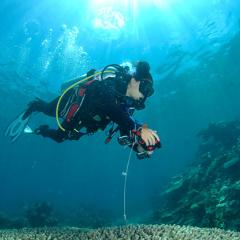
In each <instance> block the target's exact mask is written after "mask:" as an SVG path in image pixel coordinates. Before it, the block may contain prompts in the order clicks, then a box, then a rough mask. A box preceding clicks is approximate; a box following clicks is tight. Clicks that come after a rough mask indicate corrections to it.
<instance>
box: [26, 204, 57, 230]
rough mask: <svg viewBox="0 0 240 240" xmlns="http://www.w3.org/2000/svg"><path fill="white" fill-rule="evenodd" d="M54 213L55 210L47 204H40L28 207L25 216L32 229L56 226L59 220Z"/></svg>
mask: <svg viewBox="0 0 240 240" xmlns="http://www.w3.org/2000/svg"><path fill="white" fill-rule="evenodd" d="M52 212H53V209H52V207H51V206H50V205H49V204H48V203H47V202H39V203H35V204H34V205H32V206H30V207H28V209H27V210H26V214H25V215H26V218H27V220H28V223H29V225H30V226H31V227H44V226H56V225H57V220H56V219H55V218H54V217H53V216H52Z"/></svg>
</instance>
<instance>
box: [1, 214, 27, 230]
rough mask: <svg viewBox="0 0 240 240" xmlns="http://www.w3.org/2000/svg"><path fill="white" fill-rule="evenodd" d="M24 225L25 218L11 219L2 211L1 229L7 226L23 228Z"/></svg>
mask: <svg viewBox="0 0 240 240" xmlns="http://www.w3.org/2000/svg"><path fill="white" fill-rule="evenodd" d="M22 227H24V220H23V219H17V218H16V219H10V218H9V217H7V216H6V215H4V214H3V213H0V229H5V228H9V229H11V228H16V229H19V228H22Z"/></svg>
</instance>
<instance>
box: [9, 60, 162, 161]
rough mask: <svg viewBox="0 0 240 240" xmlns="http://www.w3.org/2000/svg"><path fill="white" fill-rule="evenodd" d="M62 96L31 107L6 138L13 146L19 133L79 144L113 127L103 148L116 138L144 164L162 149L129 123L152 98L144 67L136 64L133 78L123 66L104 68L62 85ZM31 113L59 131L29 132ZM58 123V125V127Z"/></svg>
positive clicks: (156, 138)
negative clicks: (48, 119) (50, 119)
mask: <svg viewBox="0 0 240 240" xmlns="http://www.w3.org/2000/svg"><path fill="white" fill-rule="evenodd" d="M62 92H63V93H62V95H61V96H58V97H57V98H55V99H54V100H53V101H51V102H45V101H43V100H41V99H39V98H36V99H35V100H34V101H32V102H30V103H29V104H28V107H27V109H26V111H24V112H23V113H21V114H20V115H19V117H18V118H17V119H16V120H15V121H13V122H12V123H11V124H10V125H9V127H8V128H7V130H6V133H5V135H6V136H8V137H10V138H11V140H12V142H14V141H15V140H16V139H17V138H18V137H19V136H20V135H21V133H22V132H25V133H33V134H36V135H41V136H43V137H47V138H51V139H53V140H54V141H56V142H58V143H61V142H63V141H65V140H79V139H80V138H81V137H82V136H84V135H90V134H93V133H95V132H97V131H98V130H105V129H106V127H107V126H108V125H109V124H112V126H111V128H110V129H109V131H108V136H107V139H106V140H105V143H108V142H110V140H111V139H112V137H113V136H114V135H115V134H116V133H117V132H120V136H119V137H118V142H119V144H120V145H127V146H129V147H132V149H133V150H134V151H135V152H136V153H137V157H138V158H139V159H144V158H149V157H150V156H151V154H152V153H153V151H154V150H155V149H156V148H160V147H161V143H160V139H159V136H158V135H157V132H156V131H154V130H152V129H150V128H148V126H147V125H146V124H141V123H139V122H138V121H136V120H135V119H134V118H133V113H134V111H135V110H142V109H144V108H145V101H146V99H147V98H148V97H150V96H151V95H152V94H153V93H154V89H153V78H152V75H151V73H150V65H149V64H148V63H147V62H145V61H139V62H138V63H137V65H136V68H135V71H134V72H131V71H130V68H129V67H128V66H125V67H123V66H120V65H117V64H111V65H108V66H106V67H105V68H104V69H103V70H101V71H100V72H96V70H95V69H92V70H90V71H89V72H88V73H87V75H85V76H83V77H80V78H78V79H75V80H72V81H70V82H67V83H66V84H64V85H63V86H62ZM35 112H41V113H44V114H45V115H48V116H51V117H56V120H57V123H58V126H59V128H58V129H51V128H49V126H48V125H41V126H39V127H38V128H37V129H35V130H34V131H33V130H31V128H30V127H29V126H28V122H29V120H30V117H31V115H32V114H33V113H35ZM59 118H61V119H63V121H62V123H60V121H59ZM115 125H116V126H115Z"/></svg>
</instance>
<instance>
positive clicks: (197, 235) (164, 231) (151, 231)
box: [0, 224, 240, 240]
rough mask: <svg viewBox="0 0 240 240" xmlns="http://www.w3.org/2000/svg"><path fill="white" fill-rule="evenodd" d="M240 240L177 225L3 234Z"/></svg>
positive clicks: (21, 238)
mask: <svg viewBox="0 0 240 240" xmlns="http://www.w3.org/2000/svg"><path fill="white" fill-rule="evenodd" d="M32 239H35V240H36V239H37V240H117V239H119V240H120V239H121V240H147V239H148V240H195V239H196V240H220V239H221V240H240V232H233V231H224V230H221V229H217V228H198V227H190V226H178V225H164V224H163V225H125V226H119V227H109V228H99V229H94V230H91V229H81V228H72V227H57V228H34V229H30V228H24V229H21V230H0V240H32Z"/></svg>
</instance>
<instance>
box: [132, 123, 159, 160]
mask: <svg viewBox="0 0 240 240" xmlns="http://www.w3.org/2000/svg"><path fill="white" fill-rule="evenodd" d="M133 133H134V134H135V135H136V137H137V145H136V146H135V147H134V150H135V151H136V152H137V157H138V159H144V158H150V157H151V154H152V153H153V152H154V150H155V149H156V148H161V146H162V145H161V141H160V138H159V136H158V135H157V132H156V131H154V130H152V129H150V128H148V126H147V125H146V124H145V125H143V126H142V127H140V128H139V129H138V130H133Z"/></svg>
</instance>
